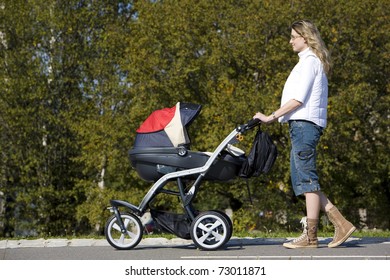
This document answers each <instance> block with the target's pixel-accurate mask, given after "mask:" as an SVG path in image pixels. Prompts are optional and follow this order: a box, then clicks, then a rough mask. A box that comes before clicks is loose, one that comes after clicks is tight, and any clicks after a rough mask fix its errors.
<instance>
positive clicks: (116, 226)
mask: <svg viewBox="0 0 390 280" xmlns="http://www.w3.org/2000/svg"><path fill="white" fill-rule="evenodd" d="M112 228H113V229H115V230H117V231H121V228H120V227H119V225H118V224H113V225H112Z"/></svg>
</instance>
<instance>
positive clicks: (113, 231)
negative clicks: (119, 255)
mask: <svg viewBox="0 0 390 280" xmlns="http://www.w3.org/2000/svg"><path fill="white" fill-rule="evenodd" d="M120 216H121V219H122V222H123V225H124V227H125V229H126V232H125V233H123V232H122V231H121V227H120V225H119V222H118V220H117V217H116V216H115V215H112V216H111V217H110V218H109V219H108V220H107V223H106V227H105V235H106V239H107V241H108V243H110V245H111V246H112V247H114V248H116V249H119V250H126V249H132V248H134V247H135V246H137V245H138V243H139V242H140V241H141V239H142V233H143V227H142V223H141V221H140V219H139V218H138V217H137V216H135V215H134V214H130V213H121V214H120Z"/></svg>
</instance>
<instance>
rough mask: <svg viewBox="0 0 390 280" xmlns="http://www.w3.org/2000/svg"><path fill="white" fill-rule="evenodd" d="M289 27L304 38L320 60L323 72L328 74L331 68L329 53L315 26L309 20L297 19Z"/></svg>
mask: <svg viewBox="0 0 390 280" xmlns="http://www.w3.org/2000/svg"><path fill="white" fill-rule="evenodd" d="M291 29H294V30H295V32H297V33H298V34H299V35H300V36H302V37H303V38H304V39H305V40H306V42H307V45H308V46H309V48H310V49H312V51H313V52H314V53H315V54H316V56H317V57H318V58H319V59H320V60H321V62H322V65H323V67H324V70H325V73H326V74H328V73H329V72H330V68H331V60H330V54H329V51H328V49H327V48H326V46H325V43H324V41H323V40H322V38H321V35H320V32H319V31H318V29H317V27H316V26H315V25H314V24H313V23H312V22H311V21H309V20H299V21H296V22H294V23H293V24H292V25H291Z"/></svg>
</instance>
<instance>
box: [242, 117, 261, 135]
mask: <svg viewBox="0 0 390 280" xmlns="http://www.w3.org/2000/svg"><path fill="white" fill-rule="evenodd" d="M259 124H260V120H259V119H251V120H249V121H248V122H247V123H245V124H243V125H240V126H239V127H237V131H239V132H245V131H247V130H250V129H252V128H254V127H255V126H257V125H259Z"/></svg>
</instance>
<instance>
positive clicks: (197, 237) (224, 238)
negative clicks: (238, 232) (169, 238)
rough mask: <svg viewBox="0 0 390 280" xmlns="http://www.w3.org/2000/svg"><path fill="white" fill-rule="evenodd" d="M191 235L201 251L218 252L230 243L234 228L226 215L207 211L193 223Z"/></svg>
mask: <svg viewBox="0 0 390 280" xmlns="http://www.w3.org/2000/svg"><path fill="white" fill-rule="evenodd" d="M190 234H191V239H192V241H193V242H194V243H195V246H196V247H198V248H199V249H203V250H217V249H219V248H221V247H222V246H223V245H225V244H226V242H228V241H229V239H230V237H231V235H232V227H231V223H230V222H229V220H228V219H227V218H226V217H225V215H223V214H221V213H219V212H217V211H206V212H202V213H200V214H199V215H198V216H197V217H195V219H194V220H193V221H192V224H191V231H190Z"/></svg>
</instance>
